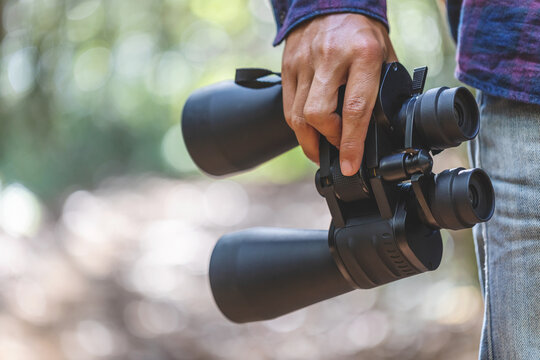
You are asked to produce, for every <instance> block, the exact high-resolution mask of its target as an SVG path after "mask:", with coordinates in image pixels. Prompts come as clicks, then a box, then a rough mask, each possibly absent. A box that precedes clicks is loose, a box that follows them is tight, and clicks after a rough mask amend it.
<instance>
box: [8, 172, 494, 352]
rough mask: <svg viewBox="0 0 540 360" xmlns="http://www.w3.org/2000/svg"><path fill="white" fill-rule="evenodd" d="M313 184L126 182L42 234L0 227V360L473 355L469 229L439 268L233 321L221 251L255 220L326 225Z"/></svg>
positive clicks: (85, 198) (477, 319) (450, 245)
mask: <svg viewBox="0 0 540 360" xmlns="http://www.w3.org/2000/svg"><path fill="white" fill-rule="evenodd" d="M328 224H329V215H328V211H327V209H326V205H325V203H324V201H323V199H322V198H321V197H319V195H318V194H317V193H316V191H315V189H314V186H313V184H312V183H311V181H304V182H301V183H295V184H290V185H286V186H285V185H283V186H279V185H274V184H267V185H264V184H239V183H237V182H234V181H229V180H220V181H206V180H205V181H203V180H193V181H172V180H165V179H160V178H151V177H145V178H139V179H136V180H134V179H130V178H121V179H115V180H110V181H108V182H106V183H104V184H103V185H102V186H101V187H100V188H99V189H98V190H96V191H94V192H86V191H77V192H74V193H72V194H71V195H70V196H69V197H67V199H66V200H65V203H64V205H63V208H62V212H61V216H60V218H59V219H58V220H57V221H45V224H44V225H43V226H42V227H41V228H40V230H39V232H38V235H37V236H33V237H31V238H30V237H24V236H18V237H17V236H10V235H8V234H7V233H3V234H1V235H0V260H1V261H0V283H1V287H0V329H1V331H0V358H1V359H9V360H14V359H24V360H26V359H40V360H49V359H51V360H53V359H54V360H58V359H76V360H79V359H83V360H84V359H140V360H153V359H156V360H157V359H395V358H398V357H399V358H400V359H418V360H421V359H430V360H431V359H438V360H445V359H452V360H456V359H475V358H476V357H477V346H478V345H477V344H478V342H479V334H480V327H481V314H482V306H483V305H482V299H481V295H480V293H479V291H478V288H477V286H476V275H475V274H474V269H473V270H472V271H471V266H470V263H471V261H470V259H471V257H473V256H474V255H471V251H472V245H471V243H470V242H471V240H470V233H469V232H456V233H452V234H449V233H446V232H445V233H444V239H445V254H444V259H443V263H442V265H441V267H440V268H439V270H437V271H435V272H433V273H429V274H422V275H419V276H416V277H413V278H410V279H407V280H403V281H400V282H397V283H394V284H390V285H387V286H384V287H381V288H377V289H374V290H363V291H354V292H352V293H349V294H346V295H343V296H341V297H338V298H335V299H332V300H329V301H326V302H323V303H320V304H316V305H314V306H311V307H309V308H306V309H304V310H300V311H297V312H295V313H293V314H290V315H288V316H285V317H282V318H279V319H277V320H273V321H266V322H260V323H254V324H248V325H235V324H232V323H230V322H228V321H227V320H226V319H225V318H224V317H223V316H222V315H221V314H220V313H219V311H218V310H217V308H216V306H215V304H214V302H213V299H212V296H211V293H210V288H209V284H208V279H207V266H208V262H209V257H210V253H211V250H212V248H213V245H214V244H215V242H216V241H217V239H218V238H219V236H220V235H222V234H223V233H225V232H229V231H233V230H236V229H240V228H245V227H251V226H280V227H303V228H318V229H325V228H327V226H328Z"/></svg>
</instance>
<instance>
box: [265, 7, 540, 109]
mask: <svg viewBox="0 0 540 360" xmlns="http://www.w3.org/2000/svg"><path fill="white" fill-rule="evenodd" d="M272 4H273V6H274V15H275V18H276V22H277V25H278V32H277V36H276V39H275V41H274V45H277V44H279V43H280V42H281V41H283V39H284V38H285V37H286V36H287V34H288V33H289V32H291V30H293V29H294V28H295V27H296V26H297V25H298V24H300V23H301V22H303V21H306V20H308V19H311V18H313V17H315V16H317V15H322V14H329V13H337V12H354V13H359V14H364V15H367V16H370V17H372V18H375V19H377V20H379V21H381V22H383V23H384V24H385V25H386V26H388V21H387V19H386V0H318V1H310V0H272ZM448 10H449V18H450V24H451V25H452V26H453V27H454V28H453V33H454V35H457V63H458V65H457V69H456V76H457V78H458V79H459V80H461V81H463V82H464V83H466V84H468V85H471V86H474V87H475V88H477V89H479V90H482V91H484V92H485V93H487V94H490V95H494V96H500V97H504V98H507V99H512V100H517V101H521V102H527V103H533V104H540V1H539V0H519V1H515V0H448Z"/></svg>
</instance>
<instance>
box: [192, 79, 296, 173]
mask: <svg viewBox="0 0 540 360" xmlns="http://www.w3.org/2000/svg"><path fill="white" fill-rule="evenodd" d="M182 133H183V136H184V142H185V144H186V147H187V149H188V151H189V154H190V156H191V158H192V159H193V161H194V162H195V163H196V164H197V166H198V167H199V168H200V169H202V170H203V171H205V172H206V173H208V174H210V175H216V176H218V175H227V174H231V173H235V172H238V171H242V170H247V169H250V168H252V167H255V166H257V165H259V164H261V163H263V162H265V161H267V160H270V159H272V158H274V157H276V156H278V155H280V154H282V153H284V152H285V151H287V150H290V149H292V148H294V147H295V146H297V145H298V142H297V140H296V137H295V135H294V133H293V131H292V130H291V129H290V128H289V126H288V125H287V123H286V122H285V116H284V115H283V100H282V95H281V86H280V85H275V86H272V87H269V88H264V89H251V88H246V87H243V86H240V85H237V84H235V83H234V82H233V81H224V82H221V83H218V84H214V85H210V86H207V87H204V88H202V89H200V90H197V91H196V92H194V93H193V94H192V95H191V96H190V97H189V99H188V100H187V102H186V105H185V106H184V110H183V113H182Z"/></svg>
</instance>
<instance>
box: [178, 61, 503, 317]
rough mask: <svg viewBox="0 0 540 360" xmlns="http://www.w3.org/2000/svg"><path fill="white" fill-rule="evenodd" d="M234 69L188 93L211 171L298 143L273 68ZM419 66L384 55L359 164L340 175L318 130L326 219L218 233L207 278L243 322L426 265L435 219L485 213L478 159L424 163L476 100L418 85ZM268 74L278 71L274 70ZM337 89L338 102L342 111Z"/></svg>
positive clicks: (458, 224)
mask: <svg viewBox="0 0 540 360" xmlns="http://www.w3.org/2000/svg"><path fill="white" fill-rule="evenodd" d="M271 74H273V73H271V72H270V71H267V70H262V69H240V70H237V74H236V80H235V81H234V82H233V81H227V82H222V83H219V84H215V85H211V86H208V87H206V88H203V89H200V90H198V91H196V92H195V93H193V94H192V95H191V96H190V97H189V99H188V100H187V102H186V104H185V107H184V110H183V114H182V132H183V136H184V141H185V143H186V146H187V149H188V151H189V154H190V156H191V157H192V158H193V160H194V162H195V163H196V164H197V166H198V167H199V168H200V169H202V170H203V171H205V172H206V173H208V174H211V175H217V176H220V175H228V174H231V173H235V172H238V171H242V170H247V169H250V168H252V167H254V166H256V165H259V164H261V163H263V162H265V161H267V160H269V159H271V158H273V157H275V156H277V155H279V154H281V153H283V152H285V151H287V150H289V149H291V148H293V147H295V146H297V145H298V143H297V141H296V138H295V135H294V133H293V132H292V131H291V129H290V128H289V127H288V126H287V124H286V122H285V118H284V115H283V103H282V90H281V85H280V81H279V77H277V76H276V75H273V76H270V75H271ZM426 74H427V68H426V67H424V68H418V69H415V70H414V74H413V77H412V78H411V76H410V75H409V73H408V72H407V70H406V69H405V68H404V67H403V65H401V64H400V63H397V62H395V63H389V64H384V65H383V68H382V73H381V80H380V87H379V89H378V98H377V102H376V105H375V108H374V110H373V113H372V116H371V120H370V124H369V127H368V132H367V136H366V142H365V151H364V157H363V160H362V166H361V169H360V171H358V173H357V174H355V175H354V176H343V175H342V173H341V170H340V168H339V151H338V150H337V149H336V148H335V147H334V146H332V145H331V144H330V143H329V142H328V141H327V140H326V139H325V138H324V137H322V136H321V140H320V169H319V170H318V171H317V173H316V174H315V187H316V189H317V191H318V192H319V194H320V195H321V196H323V197H324V198H325V200H326V202H327V205H328V208H329V211H330V214H331V215H332V221H331V224H330V227H329V230H328V231H326V230H300V229H277V228H254V229H247V230H243V231H239V232H235V233H230V234H226V235H224V236H222V237H221V239H219V241H218V243H217V245H216V246H215V248H214V251H213V253H212V257H211V260H210V271H209V276H210V284H211V288H212V293H213V295H214V299H215V301H216V303H217V305H218V307H219V308H220V310H221V312H222V313H223V314H224V315H225V316H226V317H227V318H229V319H230V320H231V321H234V322H237V323H244V322H250V321H258V320H266V319H272V318H275V317H277V316H281V315H284V314H286V313H289V312H291V311H294V310H297V309H300V308H302V307H305V306H308V305H311V304H314V303H316V302H319V301H322V300H325V299H328V298H331V297H334V296H337V295H340V294H343V293H346V292H349V291H351V290H354V289H368V288H372V287H376V286H379V285H383V284H386V283H389V282H392V281H396V280H399V279H403V278H406V277H409V276H412V275H416V274H420V273H423V272H426V271H431V270H435V269H436V268H437V267H438V266H439V264H440V262H441V257H442V248H443V246H442V239H441V235H440V229H455V230H457V229H464V228H470V227H472V226H473V225H475V224H477V223H480V222H485V221H488V220H489V219H490V218H491V216H492V215H493V211H494V207H495V200H494V192H493V186H492V184H491V180H490V178H489V176H488V175H487V174H486V173H485V172H484V171H483V170H482V169H478V168H476V169H468V170H467V169H464V168H456V169H449V170H445V171H443V172H441V173H439V174H433V173H432V167H433V158H432V156H433V155H436V154H438V153H439V152H441V151H443V150H444V149H447V148H451V147H455V146H458V145H459V144H461V143H462V142H464V141H468V140H471V139H473V138H474V137H475V136H476V135H477V134H478V130H479V114H478V108H477V105H476V102H475V99H474V97H473V96H472V94H471V93H470V92H469V91H468V90H467V89H466V88H464V87H457V88H452V89H450V88H448V87H440V88H434V89H430V90H428V91H426V92H425V93H423V87H424V83H425V78H426ZM276 78H277V80H275V79H276ZM343 95H344V88H342V89H340V92H339V101H338V108H337V110H336V112H337V113H340V112H341V108H342V104H343Z"/></svg>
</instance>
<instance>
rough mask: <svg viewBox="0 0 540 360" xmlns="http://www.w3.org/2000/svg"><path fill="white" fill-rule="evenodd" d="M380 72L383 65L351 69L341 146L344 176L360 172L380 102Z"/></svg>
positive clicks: (361, 66)
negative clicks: (369, 128)
mask: <svg viewBox="0 0 540 360" xmlns="http://www.w3.org/2000/svg"><path fill="white" fill-rule="evenodd" d="M381 68H382V63H381V62H377V63H369V64H366V63H365V62H356V63H353V64H352V65H351V67H350V69H349V76H348V79H347V87H346V88H345V98H344V101H343V113H342V117H343V125H342V135H341V146H340V164H341V172H342V174H343V175H345V176H352V175H354V174H356V173H357V172H358V170H360V165H361V163H362V156H363V154H364V141H365V139H366V134H367V129H368V126H369V121H370V119H371V113H372V111H373V107H374V106H375V101H376V100H377V92H378V89H379V81H380V74H381Z"/></svg>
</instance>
